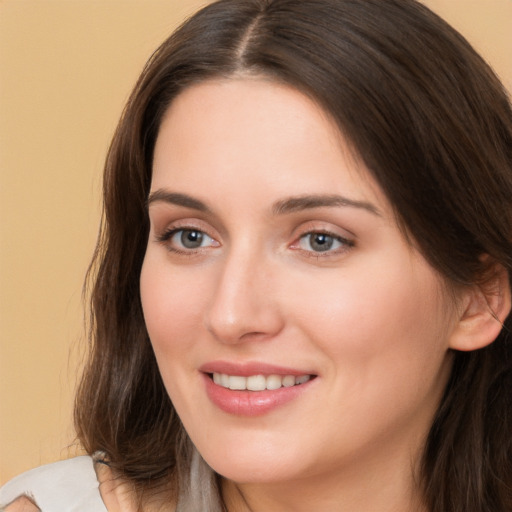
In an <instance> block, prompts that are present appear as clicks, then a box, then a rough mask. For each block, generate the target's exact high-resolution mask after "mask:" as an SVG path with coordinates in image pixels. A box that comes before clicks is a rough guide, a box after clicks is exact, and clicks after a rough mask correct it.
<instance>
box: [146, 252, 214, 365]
mask: <svg viewBox="0 0 512 512" xmlns="http://www.w3.org/2000/svg"><path fill="white" fill-rule="evenodd" d="M161 259H163V260H164V261H160V260H161ZM196 281H197V276H195V275H194V274H193V273H192V272H190V273H187V272H172V269H169V264H168V263H167V262H166V261H165V257H164V258H159V257H155V256H153V255H152V254H151V253H148V254H147V255H146V258H145V260H144V264H143V266H142V272H141V278H140V289H141V301H142V309H143V312H144V319H145V322H146V327H147V330H148V334H149V337H150V339H151V343H152V345H153V349H154V351H155V354H156V357H157V360H158V362H159V364H160V362H161V361H160V358H162V357H166V356H167V355H173V356H175V355H178V354H180V353H185V352H186V351H187V347H188V345H189V344H190V343H192V339H191V338H192V336H193V335H194V333H195V332H197V330H198V328H199V327H200V325H201V324H202V321H201V310H202V304H201V303H202V301H204V299H205V295H204V293H202V286H201V284H200V283H198V282H196Z"/></svg>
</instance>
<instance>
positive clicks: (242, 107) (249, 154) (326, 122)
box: [151, 77, 385, 202]
mask: <svg viewBox="0 0 512 512" xmlns="http://www.w3.org/2000/svg"><path fill="white" fill-rule="evenodd" d="M242 179H243V181H244V183H245V184H248V183H250V182H253V183H254V185H255V188H257V187H256V185H257V184H261V183H266V184H267V185H269V186H270V185H273V186H278V185H280V186H281V187H282V188H286V187H288V188H289V189H290V190H289V193H290V194H299V193H304V192H305V191H307V192H318V193H326V192H328V191H329V192H332V191H334V190H337V192H339V193H341V192H345V190H339V189H340V188H341V189H346V190H351V191H352V192H354V193H356V194H358V195H359V196H360V197H359V198H360V199H366V200H369V199H372V200H375V199H376V197H377V196H378V200H379V201H384V202H385V198H384V197H382V193H381V192H380V189H379V187H378V186H377V184H376V183H375V181H374V180H373V178H372V177H371V175H370V173H369V172H368V170H367V169H366V168H365V166H364V164H363V163H362V162H361V159H360V158H359V157H358V155H357V153H356V152H355V151H354V150H353V149H352V148H351V146H350V144H349V142H348V141H347V140H346V139H345V138H344V137H343V135H342V133H341V131H340V129H339V128H338V126H337V125H336V123H335V122H334V120H333V119H332V118H331V116H330V115H329V114H328V113H327V112H326V111H325V110H324V109H322V108H321V107H320V106H319V105H318V104H317V103H316V102H315V101H313V100H312V99H311V98H309V97H308V96H306V95H305V94H303V93H301V92H300V91H298V90H296V89H294V88H292V87H290V86H287V85H284V84H281V83H276V82H273V81H271V80H267V79H264V78H254V77H250V78H235V79H224V80H212V81H206V82H203V83H200V84H197V85H193V86H191V87H189V88H187V89H185V90H184V91H183V92H182V93H181V94H180V95H179V96H178V97H177V98H175V100H174V101H173V102H172V104H171V105H170V107H169V109H168V110H167V112H166V114H165V116H164V118H163V121H162V124H161V127H160V130H159V135H158V138H157V142H156V146H155V152H154V161H153V179H152V187H151V188H152V190H153V191H154V190H155V189H158V188H161V187H168V186H178V187H179V186H181V184H182V183H185V182H186V183H188V184H195V186H196V187H197V190H198V191H199V192H200V191H201V190H204V189H205V187H211V188H210V190H209V193H210V194H211V193H213V189H214V188H219V186H222V185H224V186H226V187H228V185H232V183H231V182H230V180H231V181H232V180H237V181H239V182H240V184H242V183H241V180H242ZM317 189H318V190H317ZM269 191H270V188H269Z"/></svg>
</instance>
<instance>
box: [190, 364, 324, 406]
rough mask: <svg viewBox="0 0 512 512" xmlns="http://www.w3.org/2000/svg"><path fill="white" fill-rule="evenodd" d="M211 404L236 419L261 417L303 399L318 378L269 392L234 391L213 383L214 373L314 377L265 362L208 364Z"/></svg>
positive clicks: (206, 380)
mask: <svg viewBox="0 0 512 512" xmlns="http://www.w3.org/2000/svg"><path fill="white" fill-rule="evenodd" d="M200 370H201V372H202V377H203V381H204V383H205V388H206V394H207V395H208V398H209V399H210V401H211V402H212V403H213V404H214V405H216V406H217V407H218V408H219V409H221V410H222V411H224V412H226V413H228V414H233V415H236V416H261V415H263V414H267V413H269V412H271V411H273V410H274V409H276V408H278V407H280V406H282V405H284V404H286V403H288V402H290V401H291V400H293V399H295V398H297V397H299V396H300V395H302V393H304V392H305V391H307V390H308V389H309V388H310V385H311V384H312V383H313V382H315V380H316V379H311V380H309V381H308V382H306V383H304V384H300V385H298V386H292V387H288V388H286V387H282V388H279V389H275V390H265V391H234V390H231V389H227V388H224V387H222V386H219V385H217V384H215V383H214V382H213V379H212V378H211V376H210V374H212V373H214V372H215V373H225V374H228V375H238V376H241V377H248V376H250V375H295V376H300V375H310V373H308V372H303V371H299V370H294V369H291V368H284V367H279V366H274V365H268V364H263V363H247V364H243V365H240V364H236V363H229V362H226V361H216V362H212V363H207V364H205V365H203V366H202V367H201V368H200Z"/></svg>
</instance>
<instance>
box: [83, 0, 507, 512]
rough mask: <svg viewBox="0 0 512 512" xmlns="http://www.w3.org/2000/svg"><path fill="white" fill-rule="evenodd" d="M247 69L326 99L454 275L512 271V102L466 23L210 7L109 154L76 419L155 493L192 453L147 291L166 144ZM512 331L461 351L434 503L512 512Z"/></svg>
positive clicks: (261, 5)
mask: <svg viewBox="0 0 512 512" xmlns="http://www.w3.org/2000/svg"><path fill="white" fill-rule="evenodd" d="M238 73H255V74H259V75H263V76H266V77H269V78H271V79H274V80H276V81H280V82H284V83H287V84H289V85H291V86H293V87H295V88H297V89H299V90H301V91H302V92H304V93H305V94H307V95H309V96H310V97H312V98H313V99H314V100H315V101H317V102H318V103H319V104H320V105H322V106H323V108H324V109H325V110H326V111H327V112H329V113H330V115H331V116H332V117H333V119H335V120H336V122H337V123H338V126H339V128H340V130H341V131H342V132H343V134H344V135H345V137H346V138H347V139H348V140H349V141H350V142H351V144H352V145H353V148H354V149H355V150H356V151H357V153H358V154H359V155H360V156H361V157H362V159H363V161H364V162H365V164H366V166H367V167H368V169H369V170H370V172H371V173H372V175H373V176H374V178H375V179H376V181H377V182H378V183H379V185H380V186H381V188H382V190H383V191H384V192H385V194H386V195H387V197H388V198H389V200H390V202H391V203H392V204H393V205H394V208H395V212H396V216H397V219H398V222H399V223H400V225H401V226H402V227H403V228H404V232H406V233H407V234H408V236H410V237H411V239H412V240H414V243H415V244H416V245H417V247H418V248H419V250H420V251H421V252H422V253H423V255H424V256H425V257H426V259H427V260H428V261H429V262H430V264H431V265H432V266H433V267H434V268H435V269H437V270H438V271H439V272H440V273H441V274H442V275H444V276H445V277H446V280H447V282H449V283H457V284H461V285H468V284H469V285H473V284H475V283H479V284H482V283H483V282H484V280H485V277H486V275H487V273H488V271H489V265H490V264H491V263H493V264H496V263H498V264H499V265H501V266H502V267H503V268H504V269H505V270H506V271H507V272H508V275H509V277H510V276H512V111H511V107H510V102H509V100H508V97H507V94H506V92H505V90H504V88H503V87H502V85H501V84H500V82H499V80H498V79H497V78H496V76H495V75H494V73H493V72H492V70H491V69H490V68H489V66H488V65H487V64H486V63H485V62H484V61H483V60H482V59H481V58H480V57H479V56H478V54H477V53H476V52H475V51H474V50H473V49H472V48H471V46H470V45H469V44H468V43H467V42H466V41H465V39H464V38H463V37H462V36H461V35H460V34H458V33H457V32H456V31H455V30H453V29H452V28H451V27H450V26H449V25H447V24H446V23H445V22H444V21H442V20H441V19H440V18H438V17H437V16H436V15H434V14H433V13H432V12H430V11H429V10H428V9H427V8H426V7H424V6H423V5H421V4H420V3H418V2H416V1H414V0H221V1H219V2H215V3H213V4H211V5H210V6H207V7H206V8H204V9H203V10H202V11H200V12H199V13H198V14H197V15H195V16H194V17H192V18H191V19H190V20H189V21H187V22H186V23H185V24H184V25H183V26H182V27H181V28H180V29H179V30H178V31H177V32H175V33H174V34H173V35H172V36H171V37H170V38H169V39H168V40H167V41H165V42H164V43H163V44H162V46H161V47H160V48H159V49H158V50H157V51H156V52H155V54H154V55H153V56H152V58H151V59H150V60H149V62H148V64H147V66H146V68H145V69H144V71H143V73H142V75H141V77H140V79H139V81H138V83H137V85H136V87H135V89H134V91H133V93H132V95H131V97H130V99H129V101H128V104H127V106H126V108H125V111H124V113H123V115H122V118H121V120H120V123H119V126H118V128H117V131H116V134H115V136H114V139H113V142H112V145H111V147H110V150H109V153H108V157H107V161H106V167H105V178H104V218H103V219H104V220H103V223H102V227H101V233H100V238H99V243H98V246H97V250H96V253H95V257H94V261H93V264H92V267H91V279H92V282H93V287H92V290H91V297H92V309H91V315H92V316H91V318H92V325H91V352H90V358H89V361H88V364H87V366H86V368H85V371H84V375H83V379H82V383H81V386H80V389H79V392H78V395H77V400H76V412H75V416H76V426H77V431H78V435H79V439H80V440H81V441H82V443H83V445H84V447H85V448H86V450H88V451H89V452H91V453H92V452H94V451H97V450H102V451H104V452H106V453H107V454H108V457H109V459H110V460H111V463H112V464H113V465H114V466H115V467H116V468H118V469H119V470H120V471H121V472H122V473H123V474H124V475H125V476H126V477H128V478H130V479H132V480H133V481H134V482H137V483H138V484H139V485H140V486H141V487H142V488H147V486H149V485H150V484H151V483H152V482H158V481H159V480H161V479H162V478H165V477H169V476H171V475H176V474H177V471H176V468H177V467H180V465H185V466H186V460H185V459H187V458H188V455H186V453H187V450H186V449H184V448H183V447H184V446H185V447H186V445H187V441H186V434H184V432H183V427H182V426H181V423H180V420H179V418H178V417H177V415H176V413H175V411H174V408H173V406H172V403H171V402H170V400H169V397H168V396H167V393H166V391H165V389H164V386H163V384H162V381H161V378H160V375H159V372H158V368H157V365H156V361H155V357H154V355H153V352H152V349H151V344H150V341H149V339H148V335H147V332H146V329H145V325H144V320H143V315H142V309H141V304H140V298H139V275H140V270H141V266H142V261H143V258H144V251H145V246H146V242H147V237H148V218H147V208H146V200H147V196H148V193H149V186H150V181H151V164H152V155H153V148H154V144H155V139H156V136H157V132H158V129H159V126H160V122H161V119H162V116H163V114H164V112H165V111H166V109H167V108H168V106H169V104H170V102H171V101H172V100H173V98H175V97H176V96H177V95H178V94H179V93H180V92H181V91H182V90H183V89H184V88H186V87H189V86H190V85H192V84H194V83H197V82H201V81H204V80H207V79H209V78H213V77H219V76H220V77H230V76H233V75H234V74H238ZM484 254H486V255H488V256H489V257H487V258H482V255H484ZM490 262H491V263H490ZM511 330H512V318H511V317H510V316H509V317H508V318H507V320H506V321H505V323H504V325H503V329H502V331H501V333H500V335H499V336H498V338H497V339H496V340H495V342H494V343H492V344H491V345H490V346H488V347H487V348H484V349H481V350H478V351H474V352H467V353H466V352H457V353H456V354H455V357H454V366H453V371H452V375H451V378H450V381H449V384H448V386H447V389H446V392H445V395H444V397H443V399H442V402H441V404H440V406H439V409H438V412H437V415H436V418H435V420H434V423H433V425H432V428H431V431H430V434H429V437H428V440H427V442H426V446H425V450H424V456H423V465H422V475H421V478H422V480H421V482H419V485H421V486H422V489H423V492H424V496H425V501H426V503H427V506H428V507H429V510H430V511H431V512H450V511H453V512H455V511H457V512H458V511H461V510H471V511H475V512H478V511H481V512H484V511H493V512H505V511H507V510H512V354H511V352H512V348H511V344H512V339H511V336H512V335H511ZM184 439H185V440H184ZM178 485H179V486H180V487H181V488H186V485H187V482H186V476H185V477H181V481H180V482H178Z"/></svg>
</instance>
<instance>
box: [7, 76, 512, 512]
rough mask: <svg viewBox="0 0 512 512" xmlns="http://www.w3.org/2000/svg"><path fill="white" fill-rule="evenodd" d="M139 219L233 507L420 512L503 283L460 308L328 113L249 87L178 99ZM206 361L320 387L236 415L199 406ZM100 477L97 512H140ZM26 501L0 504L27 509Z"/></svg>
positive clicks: (184, 374)
mask: <svg viewBox="0 0 512 512" xmlns="http://www.w3.org/2000/svg"><path fill="white" fill-rule="evenodd" d="M305 198H307V199H305ZM149 215H150V220H151V232H150V235H149V240H148V246H147V252H146V257H145V261H144V265H143V270H142V275H141V296H142V303H143V309H144V314H145V319H146V323H147V328H148V332H149V335H150V338H151V341H152V344H153V347H154V350H155V354H156V358H157V361H158V364H159V368H160V371H161V373H162V376H163V380H164V383H165V385H166V388H167V391H168V393H169V395H170V397H171V399H172V400H173V403H174V405H175V407H176V409H177V411H178V413H179V414H180V417H181V419H182V421H183V423H184V425H185V428H186V429H187V431H188V433H189V435H190V437H191V438H192V440H193V441H194V443H195V445H196V446H197V448H198V450H199V451H200V453H201V454H202V456H203V457H204V458H205V460H206V461H207V462H208V463H209V464H210V465H211V467H213V468H214V469H215V470H216V471H217V472H218V473H219V474H221V475H222V476H223V477H224V478H223V481H222V492H223V497H224V500H225V502H226V505H227V507H228V510H229V511H230V512H245V511H254V512H258V511H269V510H272V511H274V512H281V511H288V512H289V511H294V512H301V511H311V510H315V511H318V512H322V511H332V510H337V511H341V512H343V511H347V512H348V511H350V512H372V511H375V510H379V511H381V512H411V511H422V512H423V511H426V509H425V507H424V504H423V503H422V500H421V497H420V495H419V492H418V488H417V486H416V484H415V480H414V478H415V476H416V471H417V465H418V461H419V456H420V453H421V449H422V447H423V445H424V442H425V437H426V435H427V433H428V430H429V428H430V425H431V423H432V418H433V415H434V413H435V410H436V408H437V406H438V403H439V400H440V397H441V395H442V393H443V390H444V387H445V385H446V382H447V378H448V376H449V372H450V368H451V353H450V349H459V350H473V349H477V348H481V347H483V346H485V345H486V344H488V343H491V342H492V341H493V340H494V339H495V337H496V336H497V334H498V332H499V330H500V328H501V326H500V320H504V318H505V317H506V316H507V314H508V312H509V311H510V290H509V288H508V284H507V276H506V273H504V272H501V273H497V274H496V275H497V278H496V279H497V281H499V282H497V283H496V287H495V288H494V289H495V290H496V289H499V290H500V293H492V294H490V295H489V296H484V295H483V293H482V292H481V291H480V290H478V289H477V288H471V289H470V288H468V289H464V290H458V291H457V292H455V300H454V293H449V292H448V291H447V285H446V283H445V282H444V281H443V279H442V278H441V277H440V276H439V275H438V274H437V273H436V272H435V271H434V270H433V269H432V267H431V266H430V265H429V264H428V263H427V262H426V261H425V259H424V258H423V257H422V256H421V254H419V252H418V251H417V250H416V249H415V248H414V247H413V246H411V244H410V242H408V241H406V240H405V238H404V236H403V234H402V232H401V231H400V229H399V228H398V226H397V223H396V221H395V218H394V215H393V213H392V208H391V205H390V204H389V202H388V201H387V199H386V198H385V196H384V195H383V194H382V192H381V191H380V189H379V187H378V186H377V184H376V183H375V182H374V180H373V179H372V178H371V176H370V175H369V173H368V171H367V170H366V169H365V167H364V165H363V164H362V162H361V161H360V160H359V159H358V158H357V156H356V155H354V154H353V153H352V152H351V151H350V150H349V148H348V145H347V143H346V141H345V140H344V139H343V137H342V136H341V134H340V132H339V130H338V129H337V127H336V126H335V125H334V123H333V122H332V121H331V120H330V119H329V117H328V116H327V115H326V114H325V112H323V111H322V109H321V108H319V107H318V105H316V104H315V103H314V102H313V101H311V100H310V99H308V98H307V97H306V96H304V95H302V94H301V93H299V92H297V91H296V90H294V89H292V88H289V87H286V86H283V85H277V84H275V83H272V82H270V81H268V80H264V79H260V78H254V77H252V78H237V79H231V80H223V81H211V82H206V83H203V84H200V85H195V86H193V87H191V88H189V89H187V90H185V91H184V92H183V93H182V94H181V95H180V96H179V97H178V98H177V99H175V101H174V102H173V103H172V105H171V107H170V108H169V110H168V112H167V114H166V116H165V118H164V120H163V123H162V125H161V128H160V132H159V136H158V139H157V143H156V147H155V154H154V167H153V178H152V183H151V193H150V200H149ZM451 292H453V290H451ZM215 360H223V361H230V362H234V363H246V362H258V363H266V364H273V365H279V366H286V367H291V368H294V369H297V370H298V371H299V372H300V373H304V374H308V375H312V376H314V379H312V381H310V382H309V384H308V387H307V388H304V391H303V392H302V393H301V394H299V395H298V396H297V397H295V398H294V399H293V400H291V401H290V402H288V403H285V404H283V405H280V406H278V407H276V408H274V409H272V410H270V411H268V412H266V413H265V414H261V415H256V416H253V417H247V416H240V415H236V414H230V413H227V412H225V411H223V410H221V409H220V408H219V407H218V406H217V405H216V404H214V403H212V401H211V400H210V399H209V398H208V396H207V394H206V392H205V385H204V378H205V376H204V374H203V373H202V372H201V371H200V368H201V367H202V366H203V365H205V364H207V363H208V362H210V361H215ZM98 479H99V480H100V482H101V486H100V489H101V492H102V496H103V498H104V501H105V504H106V506H107V508H108V510H109V511H110V512H114V511H116V510H123V511H125V510H128V511H129V510H132V509H133V510H135V508H134V507H135V505H134V502H133V500H132V499H131V498H130V496H131V492H130V488H131V486H130V485H129V484H128V483H126V482H125V483H124V484H123V483H122V482H120V481H119V480H117V479H116V481H115V485H114V484H113V483H112V475H111V472H110V470H109V469H108V468H107V467H106V466H101V467H98ZM19 505H20V506H24V507H27V508H23V509H22V508H16V506H17V505H16V504H15V505H13V506H11V507H10V508H8V509H9V510H13V511H16V510H32V509H31V508H30V507H32V504H31V503H27V502H25V503H24V504H22V503H21V502H20V503H19ZM174 506H175V505H174V504H169V503H166V504H163V503H162V504H159V503H157V502H154V503H153V504H152V505H150V506H148V508H147V510H173V509H174ZM34 510H37V508H35V509H34Z"/></svg>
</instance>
